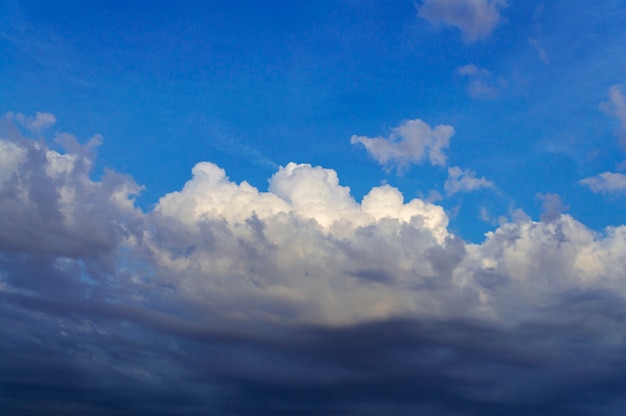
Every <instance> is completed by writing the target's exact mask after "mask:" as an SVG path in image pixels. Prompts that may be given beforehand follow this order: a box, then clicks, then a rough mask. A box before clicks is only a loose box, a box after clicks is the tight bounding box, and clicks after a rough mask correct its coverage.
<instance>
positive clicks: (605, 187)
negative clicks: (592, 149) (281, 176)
mask: <svg viewBox="0 0 626 416" xmlns="http://www.w3.org/2000/svg"><path fill="white" fill-rule="evenodd" d="M578 183H580V184H581V185H585V186H588V187H589V188H590V189H591V190H592V191H593V192H595V193H614V194H618V193H623V192H625V191H626V175H624V174H623V173H614V172H603V173H600V174H599V175H596V176H592V177H589V178H585V179H582V180H580V181H579V182H578Z"/></svg>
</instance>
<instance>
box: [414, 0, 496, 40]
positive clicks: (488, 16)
mask: <svg viewBox="0 0 626 416" xmlns="http://www.w3.org/2000/svg"><path fill="white" fill-rule="evenodd" d="M505 7H507V2H506V1H505V0H424V1H423V2H422V4H421V5H420V6H419V7H418V13H419V16H420V17H422V18H424V19H426V20H428V21H429V22H430V23H432V24H433V25H435V26H439V25H445V26H453V27H457V28H458V29H459V30H461V32H462V33H463V39H464V40H465V41H466V42H475V41H478V40H481V39H485V38H487V37H488V36H489V35H490V34H491V33H492V32H493V31H494V30H495V28H496V27H497V26H498V24H499V23H500V22H501V21H502V17H501V16H500V11H501V10H502V9H504V8H505Z"/></svg>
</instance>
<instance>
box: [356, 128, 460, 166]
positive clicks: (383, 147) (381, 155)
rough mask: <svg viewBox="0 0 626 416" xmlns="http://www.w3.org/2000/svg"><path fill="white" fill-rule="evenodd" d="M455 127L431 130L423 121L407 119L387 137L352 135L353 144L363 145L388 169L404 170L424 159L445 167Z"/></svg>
mask: <svg viewBox="0 0 626 416" xmlns="http://www.w3.org/2000/svg"><path fill="white" fill-rule="evenodd" d="M453 134H454V128H453V127H452V126H448V125H443V124H442V125H439V126H436V127H435V128H432V127H430V126H429V125H428V124H427V123H425V122H423V121H422V120H419V119H415V120H408V121H405V122H403V123H402V124H400V125H399V126H398V127H395V128H394V129H393V130H392V131H391V134H390V135H389V136H388V137H386V138H385V137H374V138H370V137H365V136H356V135H354V136H352V138H351V139H350V143H352V144H361V145H363V147H365V149H366V150H367V151H368V152H369V153H370V154H371V155H372V157H373V158H374V159H376V161H378V163H380V164H381V165H383V166H385V167H386V168H387V169H391V168H393V167H396V168H397V169H398V171H402V170H403V169H405V168H407V167H408V166H410V165H412V164H421V163H423V162H424V160H425V159H427V160H428V161H430V163H431V164H433V165H438V166H445V165H446V160H447V158H446V155H445V154H444V149H447V148H448V146H449V144H450V138H451V137H452V135H453Z"/></svg>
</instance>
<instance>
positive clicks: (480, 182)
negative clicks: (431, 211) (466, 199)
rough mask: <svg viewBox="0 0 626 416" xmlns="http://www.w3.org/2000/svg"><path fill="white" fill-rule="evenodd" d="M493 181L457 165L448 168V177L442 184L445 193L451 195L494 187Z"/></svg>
mask: <svg viewBox="0 0 626 416" xmlns="http://www.w3.org/2000/svg"><path fill="white" fill-rule="evenodd" d="M494 187H495V185H494V184H493V182H491V181H489V180H487V179H485V178H484V177H482V178H477V177H476V172H474V171H471V170H469V169H465V170H463V169H461V168H459V167H458V166H454V167H451V168H448V179H447V180H446V183H445V185H444V189H445V191H446V194H448V195H453V194H456V193H457V192H472V191H477V190H479V189H482V188H494Z"/></svg>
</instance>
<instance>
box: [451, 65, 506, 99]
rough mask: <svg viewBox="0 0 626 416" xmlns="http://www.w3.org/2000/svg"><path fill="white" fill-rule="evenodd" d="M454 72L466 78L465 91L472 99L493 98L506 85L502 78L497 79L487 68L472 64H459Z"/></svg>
mask: <svg viewBox="0 0 626 416" xmlns="http://www.w3.org/2000/svg"><path fill="white" fill-rule="evenodd" d="M456 73H457V74H458V75H461V76H464V77H466V78H467V79H468V81H469V82H468V85H467V92H468V94H469V95H470V97H472V98H474V99H479V100H491V99H494V98H496V97H497V96H498V94H499V93H500V89H502V88H503V87H504V86H505V85H506V82H505V81H504V80H503V79H498V80H497V79H496V78H495V77H494V76H493V75H492V74H491V72H489V71H488V70H487V69H485V68H481V67H479V66H476V65H474V64H467V65H463V66H460V67H458V68H457V69H456Z"/></svg>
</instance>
